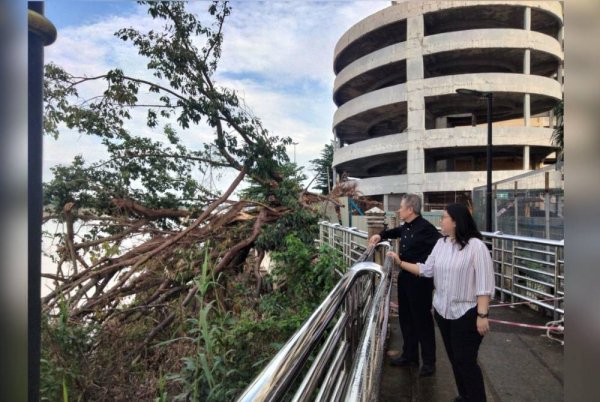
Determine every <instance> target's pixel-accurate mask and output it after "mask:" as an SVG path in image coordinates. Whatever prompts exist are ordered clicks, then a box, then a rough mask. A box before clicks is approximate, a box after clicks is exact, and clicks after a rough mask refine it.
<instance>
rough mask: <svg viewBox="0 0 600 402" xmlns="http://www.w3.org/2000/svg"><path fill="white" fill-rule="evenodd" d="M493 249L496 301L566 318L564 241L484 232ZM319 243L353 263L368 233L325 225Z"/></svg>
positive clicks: (323, 224) (322, 226)
mask: <svg viewBox="0 0 600 402" xmlns="http://www.w3.org/2000/svg"><path fill="white" fill-rule="evenodd" d="M482 234H483V236H484V241H485V242H486V243H487V244H488V245H489V246H490V250H491V253H492V259H493V261H494V275H495V278H496V295H495V298H496V299H499V300H500V301H502V302H511V303H514V302H519V301H526V302H529V305H530V306H531V307H532V308H533V309H534V310H538V311H541V312H544V313H545V314H547V315H551V316H552V317H553V319H555V320H557V319H560V318H563V317H564V296H565V291H564V283H565V275H564V272H565V262H564V240H548V239H540V238H535V237H525V236H514V235H506V234H502V233H501V232H496V233H488V232H482ZM319 242H321V243H323V242H325V243H327V244H329V245H330V246H331V247H335V248H336V249H337V250H339V251H341V252H342V254H343V256H344V258H345V260H347V261H352V260H353V259H354V258H355V256H356V255H357V253H358V252H360V250H362V249H364V247H365V246H366V244H367V233H366V232H364V231H358V230H355V229H352V228H346V227H343V226H341V225H339V224H332V223H329V222H321V223H320V224H319Z"/></svg>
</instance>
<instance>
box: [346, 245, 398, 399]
mask: <svg viewBox="0 0 600 402" xmlns="http://www.w3.org/2000/svg"><path fill="white" fill-rule="evenodd" d="M388 249H389V244H388ZM392 267H393V259H392V258H391V257H386V258H385V262H384V264H383V271H384V272H386V273H387V277H386V279H388V280H387V281H386V282H385V284H384V286H380V287H379V288H378V289H377V294H376V296H375V298H374V300H381V301H382V302H380V303H373V304H372V306H371V312H370V314H369V320H368V324H367V325H366V329H365V330H364V331H363V333H362V339H361V341H360V345H361V349H360V351H359V355H358V357H357V358H356V359H355V360H354V365H353V366H352V370H351V374H350V378H351V381H350V384H349V385H348V387H347V388H346V389H347V393H346V396H345V398H344V399H345V400H346V401H361V402H366V401H377V400H378V399H379V385H380V383H381V381H380V379H381V370H382V365H383V357H384V350H385V339H386V335H387V328H388V317H389V309H390V295H391V289H392V280H391V273H392Z"/></svg>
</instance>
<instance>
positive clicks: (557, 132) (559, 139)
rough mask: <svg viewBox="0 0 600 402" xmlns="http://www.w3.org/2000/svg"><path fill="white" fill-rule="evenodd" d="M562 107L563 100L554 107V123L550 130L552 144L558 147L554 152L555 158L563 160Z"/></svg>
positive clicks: (563, 105) (563, 104)
mask: <svg viewBox="0 0 600 402" xmlns="http://www.w3.org/2000/svg"><path fill="white" fill-rule="evenodd" d="M564 107H565V102H564V101H560V103H559V104H557V105H556V107H555V108H554V118H555V119H556V125H555V127H554V131H553V132H552V145H554V146H555V147H557V148H558V150H557V152H556V159H557V160H559V161H564V159H565V139H564V121H563V115H564Z"/></svg>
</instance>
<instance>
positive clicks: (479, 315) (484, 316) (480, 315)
mask: <svg viewBox="0 0 600 402" xmlns="http://www.w3.org/2000/svg"><path fill="white" fill-rule="evenodd" d="M489 315H490V313H480V312H479V311H478V312H477V317H479V318H488V316H489Z"/></svg>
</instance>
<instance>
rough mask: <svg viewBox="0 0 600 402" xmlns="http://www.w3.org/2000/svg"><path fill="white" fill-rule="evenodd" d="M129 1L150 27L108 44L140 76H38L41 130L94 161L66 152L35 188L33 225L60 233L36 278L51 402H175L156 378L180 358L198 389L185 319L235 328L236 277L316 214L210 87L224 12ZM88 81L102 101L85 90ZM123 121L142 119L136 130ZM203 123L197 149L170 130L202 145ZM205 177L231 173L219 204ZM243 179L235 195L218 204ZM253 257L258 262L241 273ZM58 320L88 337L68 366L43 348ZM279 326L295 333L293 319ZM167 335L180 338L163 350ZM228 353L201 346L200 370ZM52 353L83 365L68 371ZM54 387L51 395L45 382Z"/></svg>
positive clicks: (276, 158) (279, 147)
mask: <svg viewBox="0 0 600 402" xmlns="http://www.w3.org/2000/svg"><path fill="white" fill-rule="evenodd" d="M140 3H141V4H143V5H145V6H146V7H147V9H148V13H149V14H150V16H151V17H152V18H153V19H155V20H158V21H161V22H162V25H163V26H162V28H161V29H156V30H149V31H143V30H141V29H139V28H124V29H120V30H119V31H117V32H116V34H115V36H116V38H117V39H118V40H122V41H125V42H128V43H131V44H132V46H133V49H134V50H135V51H137V53H138V54H139V55H141V56H143V58H145V60H146V62H147V64H146V67H147V71H148V72H150V73H151V74H152V77H151V78H148V77H145V76H144V77H139V76H134V75H132V74H130V73H128V72H127V71H125V70H124V69H121V68H113V69H111V70H110V71H107V72H106V73H104V74H100V75H96V76H86V75H81V76H75V75H73V74H70V73H69V72H67V71H66V70H65V69H63V68H62V67H60V66H58V65H54V64H49V65H47V66H46V69H45V92H44V96H45V126H44V129H45V133H46V134H47V135H49V136H53V137H55V138H58V137H60V136H63V135H66V134H65V133H64V131H63V130H64V128H65V127H66V128H68V129H70V130H72V131H75V132H77V133H79V134H80V135H88V136H92V137H94V138H96V139H97V140H98V143H99V144H100V146H101V147H102V148H103V149H104V150H105V151H106V158H104V159H103V160H101V161H99V162H95V163H89V162H88V161H86V160H85V158H84V157H83V156H81V155H80V156H77V157H75V158H74V160H73V161H71V162H70V163H68V164H64V165H59V166H56V167H54V168H53V169H52V171H53V177H52V179H51V180H49V181H48V182H47V183H45V184H44V188H45V205H46V214H47V219H56V220H58V221H60V222H63V223H64V224H65V228H66V230H65V231H64V233H58V234H57V238H58V241H57V243H56V244H57V249H56V255H55V256H54V257H55V260H56V273H52V274H48V273H46V274H44V276H45V277H46V278H49V279H52V280H53V281H54V287H53V289H52V290H51V292H49V293H48V294H47V295H45V296H44V297H43V300H42V301H43V306H44V317H45V319H46V320H47V322H48V325H46V326H45V327H44V328H46V331H49V333H48V334H46V336H44V339H45V340H46V343H45V344H44V345H43V348H44V350H45V351H46V352H48V353H46V352H45V354H44V356H48V360H47V361H48V362H49V364H48V365H47V367H46V368H47V369H48V370H47V371H46V373H49V374H48V377H47V379H49V381H50V383H48V382H46V383H45V384H46V385H47V386H46V387H45V388H44V389H47V390H49V394H48V397H49V398H55V397H56V395H58V394H57V392H59V391H61V390H64V391H65V392H66V391H68V392H69V395H70V396H72V397H73V398H75V399H76V398H77V397H80V398H82V399H85V400H116V399H119V398H120V399H130V400H149V399H151V397H152V396H155V394H156V390H157V389H158V390H159V391H160V395H159V397H160V398H163V399H164V398H166V396H165V395H173V394H178V395H181V394H184V395H186V394H189V391H190V390H185V389H179V390H174V389H173V387H175V385H174V384H172V382H171V383H168V381H167V380H168V378H170V377H168V376H166V375H165V373H166V372H167V371H169V372H171V373H173V372H180V373H181V372H182V371H181V370H179V371H178V367H176V366H177V364H181V363H180V362H181V361H182V360H181V357H182V356H188V357H189V359H187V360H185V362H186V363H184V364H188V365H189V367H188V368H189V369H190V370H188V371H185V370H183V372H185V373H186V375H185V376H184V377H185V378H186V381H187V382H185V381H184V382H185V383H186V384H195V385H194V387H197V385H198V384H199V382H198V377H197V375H199V374H198V370H199V367H200V365H201V364H203V363H202V362H201V359H203V357H202V356H204V355H206V353H209V352H208V348H207V346H206V342H205V341H203V342H204V343H201V342H200V343H199V342H192V343H189V342H188V344H185V339H187V338H189V335H190V334H189V333H188V332H189V331H190V329H189V325H187V324H188V323H189V318H190V316H191V317H198V309H199V310H200V312H202V311H206V312H207V314H208V313H209V311H208V309H207V308H206V306H209V305H210V306H213V305H214V306H215V307H214V310H213V308H212V307H211V309H210V312H211V313H210V314H213V313H212V311H217V310H218V311H223V312H225V313H224V314H223V317H224V318H223V320H225V321H227V323H224V324H223V326H225V325H233V324H231V322H229V321H232V320H234V318H233V317H232V318H228V317H229V316H228V315H227V313H229V312H234V311H236V309H239V305H244V306H256V302H242V301H240V300H237V301H234V296H233V293H235V292H234V291H233V290H232V289H237V287H236V281H239V280H240V279H239V278H240V277H244V275H245V273H246V268H247V267H248V266H249V265H250V266H251V265H252V264H254V266H258V265H259V264H260V260H261V259H262V257H263V256H264V255H265V253H267V252H269V251H272V250H277V251H279V252H282V251H283V250H285V248H286V247H289V246H290V245H289V244H288V243H286V242H285V239H286V238H287V236H288V235H293V236H294V238H296V239H300V240H299V241H300V242H301V243H302V244H305V245H309V244H311V243H312V241H313V239H314V235H315V230H316V222H317V218H316V214H315V213H314V212H313V210H312V209H311V207H310V206H309V205H307V204H306V202H305V201H304V198H303V196H304V194H305V193H306V189H303V188H302V186H301V181H302V180H303V179H304V177H303V175H302V174H301V173H300V172H299V171H298V169H297V168H296V167H295V166H294V165H293V164H290V163H289V159H288V157H287V154H286V146H287V145H289V144H290V143H291V140H290V139H289V138H287V137H284V138H281V137H277V136H274V135H271V134H270V133H269V132H268V130H267V129H266V128H265V127H264V126H263V125H262V123H261V121H260V119H259V118H258V117H256V116H254V115H252V114H251V113H250V112H249V111H248V110H247V109H246V108H245V107H244V103H243V101H242V100H241V99H240V98H239V97H238V95H237V93H236V92H235V91H234V90H231V89H228V88H223V87H221V86H220V85H219V84H218V83H217V82H216V80H215V73H216V71H217V67H218V62H219V59H220V56H221V46H222V43H223V25H224V23H225V21H226V19H227V18H228V17H229V15H230V12H231V8H230V6H229V5H228V3H227V2H212V3H210V4H209V5H208V13H209V15H210V16H212V24H204V23H203V22H201V21H200V19H199V18H197V16H195V15H194V14H191V13H189V12H187V11H186V8H185V7H186V3H185V2H154V1H148V2H140ZM98 82H102V83H103V85H104V88H103V90H100V91H99V92H95V93H92V92H93V89H94V88H97V83H98ZM90 84H95V85H90ZM84 94H85V95H84ZM134 110H135V111H143V119H142V121H140V119H139V113H138V112H134ZM134 126H135V127H136V128H141V127H143V130H140V131H142V132H145V133H148V132H151V133H152V135H142V134H140V131H138V130H135V131H134V130H132V129H131V127H134ZM207 127H208V128H209V129H210V132H211V133H212V136H211V138H210V139H209V140H206V141H205V142H204V143H203V144H202V145H201V146H199V147H197V148H190V147H189V146H186V145H185V144H184V141H183V140H182V133H183V131H186V132H187V133H192V134H193V133H196V132H197V133H202V134H205V131H206V128H207ZM157 133H158V134H160V135H161V136H162V137H161V138H160V139H157V138H158V136H157V135H156V134H157ZM214 169H220V170H228V171H232V172H235V174H236V175H237V176H236V178H235V179H234V180H233V181H232V182H231V183H230V185H229V187H228V188H227V189H226V190H225V191H223V192H222V193H218V192H215V191H213V190H211V189H209V188H205V187H204V186H203V185H202V184H201V181H199V180H198V177H200V176H201V175H202V174H209V172H211V171H213V170H214ZM244 180H246V182H247V184H248V187H247V189H246V190H245V191H241V192H240V193H239V195H240V196H241V199H238V200H232V199H231V198H232V194H233V193H234V192H235V191H236V190H237V188H238V186H239V185H240V183H242V182H243V181H244ZM82 228H84V229H85V230H80V229H82ZM208 244H210V246H208ZM294 246H296V245H294ZM253 250H255V251H257V252H258V253H259V258H256V260H257V261H246V260H247V258H248V257H249V256H252V255H254V254H253V253H252V251H253ZM250 260H252V259H250ZM199 267H210V271H211V272H210V277H211V278H218V279H215V282H218V283H215V285H214V286H211V288H210V289H208V290H207V289H202V286H201V282H199V281H198V280H197V278H198V275H199V271H200V269H199ZM289 268H290V269H293V267H289ZM205 274H206V273H205ZM327 278H328V277H327V276H326V275H325V274H324V273H323V272H320V271H319V273H318V275H316V277H315V284H317V285H318V286H321V287H324V286H326V285H328V284H329V283H330V282H329V280H328V279H327ZM317 290H318V289H314V291H315V292H316V291H317ZM198 295H200V296H201V299H199V298H198ZM248 297H256V295H254V294H252V295H250V296H248ZM296 302H297V301H296V300H291V301H290V303H296ZM211 303H212V304H211ZM59 307H60V309H59ZM203 308H204V310H202V309H203ZM59 310H60V317H62V318H60V317H59V318H60V319H61V320H62V321H58V322H65V323H68V324H69V325H68V327H65V328H66V329H65V330H63V333H65V334H66V335H65V336H67V338H68V339H70V337H71V334H77V333H79V332H77V331H80V330H81V331H83V330H87V329H88V328H93V331H92V332H86V333H89V337H90V339H89V340H86V342H85V344H84V345H83V346H82V347H81V348H78V349H76V350H75V349H73V350H72V351H71V352H73V353H75V354H76V356H73V355H72V354H68V353H67V351H66V348H68V344H67V343H66V342H65V341H64V339H67V338H65V337H62V338H60V339H59V338H57V337H56V336H52V334H53V333H54V335H56V329H55V328H56V325H55V323H56V322H57V321H56V320H57V319H58V318H57V317H58V316H57V312H58V311H59ZM237 313H238V314H239V315H243V314H241V313H240V312H239V311H237ZM304 313H305V311H303V314H304ZM248 316H249V317H252V319H254V320H258V321H260V320H259V319H260V316H259V317H258V318H257V317H256V316H253V315H252V314H248ZM202 317H203V318H206V317H204V316H202ZM302 317H304V316H302ZM238 318H239V317H238ZM290 320H291V321H290V322H294V323H296V322H301V319H299V318H298V317H297V316H292V317H291V318H290ZM225 321H223V322H225ZM211 325H212V324H211ZM264 327H265V328H264V329H265V332H266V331H267V330H268V328H267V327H268V325H266V324H265V326H264ZM195 328H196V330H197V329H198V328H201V330H202V331H212V332H210V334H208V335H207V332H205V334H204V335H203V336H204V338H203V339H204V340H206V339H210V340H215V342H217V340H218V341H219V342H220V341H221V340H220V339H222V340H223V342H224V340H225V339H227V342H232V341H231V339H230V338H228V337H227V334H223V336H221V332H220V329H218V328H216V327H213V326H209V325H208V324H206V325H204V324H203V326H201V327H198V326H197V325H196V326H195ZM286 329H287V327H286ZM81 331H80V332H81ZM242 332H243V331H242ZM281 334H282V336H283V335H286V336H287V335H289V331H287V330H286V331H284V332H281ZM59 335H60V334H59ZM192 335H193V334H192ZM61 336H62V335H61ZM68 339H67V340H68ZM115 339H119V342H114V340H115ZM174 339H182V341H179V340H178V341H177V342H170V343H165V342H166V341H170V340H174ZM284 340H285V339H277V340H274V342H275V341H277V342H282V341H284ZM182 342H183V344H182ZM90 345H91V346H90ZM198 345H200V346H198ZM238 346H239V345H238ZM199 348H201V349H202V350H198V349H199ZM232 348H233V345H227V347H225V346H223V345H221V344H218V343H214V347H213V349H212V350H214V351H217V352H215V353H216V355H215V354H211V356H210V358H211V359H213V358H221V359H222V361H221V363H223V364H225V362H224V360H226V359H227V356H225V355H226V354H227V353H228V352H227V351H228V350H230V349H232ZM270 351H272V350H270ZM50 352H52V353H50ZM65 353H67V354H65ZM203 354H204V355H203ZM62 355H65V356H68V361H69V362H70V361H80V362H81V361H85V362H86V364H85V365H78V366H77V371H73V372H71V371H68V364H67V363H66V362H67V360H64V359H62V358H61V357H60V356H62ZM217 355H221V356H220V357H219V356H217ZM263 357H264V356H263ZM199 362H200V363H201V364H200V363H199ZM63 363H64V364H63ZM191 363H193V364H191ZM168 365H171V366H168ZM165 366H167V367H165ZM179 368H180V367H179ZM163 369H164V370H163ZM190 373H191V374H190ZM50 374H52V375H50ZM188 374H189V375H190V376H191V377H189V378H188V376H187V375H188ZM202 375H204V376H207V375H210V373H209V372H208V371H206V370H204V371H203V372H202ZM246 375H248V374H247V373H246ZM52 378H55V379H56V380H57V381H58V380H59V379H60V378H62V379H63V382H64V384H59V386H56V384H53V383H52V381H51V379H52ZM188 380H189V381H188ZM219 380H224V378H220V379H219ZM245 380H247V378H244V381H245ZM166 381H167V382H166ZM240 381H241V380H240ZM209 383H210V384H213V385H214V384H217V383H218V381H217V380H216V379H215V380H214V381H213V380H212V379H211V380H210V381H209ZM179 386H180V387H185V386H184V385H181V384H180V385H179ZM236 386H243V384H237V385H236ZM70 387H74V388H75V389H71V388H70ZM213 391H214V393H215V395H216V394H217V393H218V394H219V395H221V394H223V395H225V394H227V395H229V394H230V392H229V391H228V390H220V389H219V390H216V388H215V390H213ZM217 391H218V392H217Z"/></svg>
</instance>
